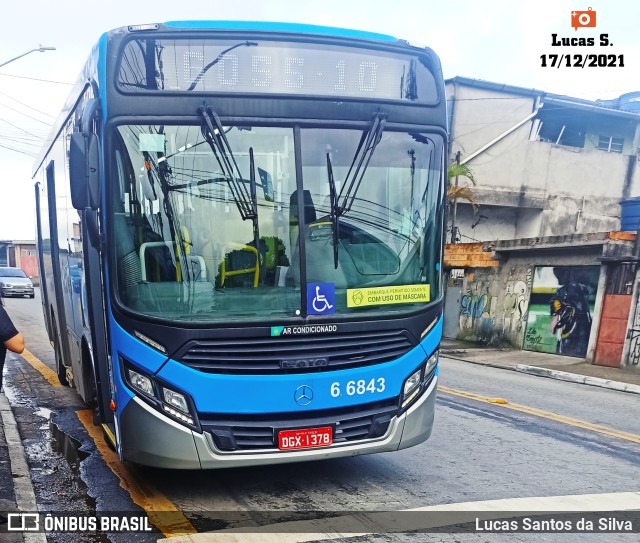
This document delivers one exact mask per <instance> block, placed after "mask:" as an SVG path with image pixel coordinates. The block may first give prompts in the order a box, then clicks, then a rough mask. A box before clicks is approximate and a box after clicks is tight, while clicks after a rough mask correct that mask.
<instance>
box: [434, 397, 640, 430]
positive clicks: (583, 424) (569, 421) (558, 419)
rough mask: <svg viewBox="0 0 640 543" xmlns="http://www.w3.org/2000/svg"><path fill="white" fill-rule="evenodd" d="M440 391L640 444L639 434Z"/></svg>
mask: <svg viewBox="0 0 640 543" xmlns="http://www.w3.org/2000/svg"><path fill="white" fill-rule="evenodd" d="M438 390H439V391H440V392H444V393H445V394H451V395H452V396H459V397H461V398H467V399H468V400H475V401H477V402H482V403H490V404H492V405H497V406H499V407H502V408H504V409H511V410H512V411H519V412H520V413H526V414H528V415H534V416H536V417H541V418H544V419H549V420H553V421H555V422H560V423H562V424H566V425H568V426H574V427H575V428H581V429H583V430H589V431H591V432H596V433H598V434H603V435H606V436H611V437H615V438H618V439H624V440H625V441H631V442H633V443H640V435H638V434H632V433H630V432H623V431H622V430H615V429H614V428H608V427H606V426H601V425H600V424H594V423H592V422H587V421H584V420H580V419H574V418H571V417H566V416H564V415H558V414H557V413H553V412H552V411H544V410H542V409H538V408H536V407H529V406H527V405H520V404H517V403H511V402H506V403H504V402H505V400H503V399H502V398H490V397H489V396H482V395H480V394H474V393H473V392H466V391H464V390H456V389H453V388H448V387H443V386H439V387H438Z"/></svg>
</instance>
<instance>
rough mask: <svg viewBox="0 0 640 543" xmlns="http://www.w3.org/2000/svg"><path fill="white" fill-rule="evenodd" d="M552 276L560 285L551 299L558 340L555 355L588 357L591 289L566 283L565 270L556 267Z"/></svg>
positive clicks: (553, 324) (552, 322)
mask: <svg viewBox="0 0 640 543" xmlns="http://www.w3.org/2000/svg"><path fill="white" fill-rule="evenodd" d="M553 273H554V274H555V276H556V277H557V279H558V283H559V284H560V287H559V288H558V290H557V291H556V293H555V294H554V295H553V296H552V298H551V299H550V300H549V308H550V310H551V317H552V320H551V333H552V334H557V337H558V343H557V346H556V352H557V354H562V355H566V356H580V357H583V356H586V354H587V346H588V344H589V334H590V332H591V313H590V311H589V294H590V289H589V287H588V286H586V285H584V284H582V283H578V282H569V283H567V282H566V280H567V276H566V272H565V270H564V269H562V268H554V269H553Z"/></svg>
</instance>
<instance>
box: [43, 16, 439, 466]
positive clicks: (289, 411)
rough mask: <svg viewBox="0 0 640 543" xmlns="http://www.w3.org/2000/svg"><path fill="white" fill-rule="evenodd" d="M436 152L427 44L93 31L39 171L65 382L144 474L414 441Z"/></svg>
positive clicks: (431, 381)
mask: <svg viewBox="0 0 640 543" xmlns="http://www.w3.org/2000/svg"><path fill="white" fill-rule="evenodd" d="M446 145H447V132H446V111H445V96H444V83H443V78H442V72H441V68H440V62H439V59H438V57H437V56H436V55H435V54H434V53H433V51H431V50H430V49H429V48H426V47H423V46H419V45H416V44H412V43H409V42H407V41H404V40H399V39H396V38H393V37H391V36H387V35H382V34H374V33H367V32H362V31H354V30H345V29H340V28H328V27H319V26H309V25H298V24H278V23H265V22H230V21H186V22H185V21H180V22H168V23H164V24H149V25H139V26H129V27H124V28H119V29H116V30H112V31H110V32H107V33H105V34H104V35H103V36H102V37H101V38H100V40H99V42H98V43H97V45H96V46H95V48H94V49H93V51H92V53H91V55H90V57H89V60H88V62H87V63H86V65H85V66H84V69H83V71H82V73H81V76H80V78H79V81H78V83H77V84H76V85H75V86H74V88H73V91H72V92H71V95H70V96H69V98H68V100H67V102H66V105H65V107H64V109H63V111H62V113H61V114H60V116H59V117H58V119H57V121H56V123H55V125H54V127H53V129H52V131H51V135H50V137H49V139H48V140H47V143H46V145H45V146H44V148H43V149H42V151H41V153H40V155H39V157H38V158H37V161H36V163H35V166H34V180H35V196H36V210H37V216H38V222H37V228H38V232H37V237H38V244H37V245H38V256H39V265H40V275H41V277H42V304H43V311H44V316H45V322H46V327H47V332H48V334H49V338H50V340H51V342H52V344H53V347H54V351H55V361H56V368H57V372H58V376H59V378H60V380H61V382H62V383H63V384H68V385H70V386H73V387H75V388H76V389H77V390H78V392H79V394H80V395H81V396H82V398H83V399H84V400H85V401H86V402H87V403H88V404H89V405H91V406H92V407H93V408H94V412H95V423H96V424H99V425H102V428H103V430H104V433H105V436H106V437H107V439H108V440H109V441H110V443H111V444H112V445H113V447H114V448H115V450H116V451H117V452H118V455H119V457H120V458H121V459H122V460H125V461H131V462H134V463H138V464H143V465H149V466H157V467H167V468H184V469H193V468H197V469H200V468H223V467H236V466H248V465H259V464H273V463H282V462H292V461H303V460H315V459H324V458H335V457H344V456H352V455H360V454H367V453H374V452H380V451H392V450H398V449H403V448H407V447H411V446H413V445H416V444H418V443H421V442H423V441H424V440H425V439H427V438H428V437H429V435H430V434H431V430H432V426H433V419H434V404H435V396H436V382H437V375H438V353H439V351H438V349H439V344H440V338H441V331H442V299H443V283H442V273H441V264H442V253H443V217H444V201H445V179H444V171H445V157H446V156H447V153H446Z"/></svg>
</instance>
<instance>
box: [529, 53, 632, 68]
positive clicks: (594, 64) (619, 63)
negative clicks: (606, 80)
mask: <svg viewBox="0 0 640 543" xmlns="http://www.w3.org/2000/svg"><path fill="white" fill-rule="evenodd" d="M540 66H542V67H543V68H623V67H624V55H595V54H592V55H581V54H575V55H556V54H552V55H540Z"/></svg>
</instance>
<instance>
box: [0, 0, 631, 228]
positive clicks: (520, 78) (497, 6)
mask: <svg viewBox="0 0 640 543" xmlns="http://www.w3.org/2000/svg"><path fill="white" fill-rule="evenodd" d="M589 8H591V9H592V11H594V12H595V14H596V15H595V22H596V27H595V28H591V27H584V28H573V27H572V26H571V20H572V18H571V13H572V11H588V10H589ZM2 11H3V16H2V19H1V20H0V64H2V63H4V62H6V61H9V60H11V59H13V58H14V57H17V56H19V55H22V54H23V53H25V52H27V51H30V50H31V49H35V48H37V47H38V46H39V45H43V46H48V47H55V48H56V50H55V51H47V52H38V51H36V52H32V53H30V54H28V55H26V56H24V57H22V58H19V59H17V60H15V61H12V62H11V63H9V64H7V65H6V66H2V67H0V240H33V239H34V238H35V211H34V203H33V202H34V189H33V180H32V178H31V173H32V167H33V162H34V156H35V155H36V154H37V153H38V151H39V149H40V147H41V145H42V142H43V140H44V138H45V137H46V135H47V134H48V132H49V127H50V125H51V124H52V123H53V121H54V119H55V117H56V116H57V114H58V113H59V111H60V110H61V109H62V105H63V104H64V101H65V99H66V96H67V94H68V93H69V91H70V90H71V85H72V84H73V83H74V82H75V81H76V79H77V76H78V74H79V73H80V70H81V68H82V65H83V64H84V62H85V60H86V59H87V57H88V55H89V51H90V50H91V47H92V46H93V45H94V44H95V43H96V42H97V40H98V38H99V37H100V35H101V34H102V33H103V32H105V31H107V30H110V29H112V28H117V27H120V26H127V25H131V24H141V23H155V22H165V21H172V20H206V19H219V20H255V21H283V22H294V23H307V24H319V25H327V26H337V27H343V28H353V29H358V30H367V31H371V32H380V33H384V34H390V35H393V36H395V37H398V38H403V39H406V40H409V41H411V42H414V43H418V44H423V45H428V46H429V47H431V48H432V49H434V50H435V52H436V53H437V54H438V55H439V56H440V59H441V62H442V68H443V72H444V76H445V78H450V77H455V76H463V77H470V78H475V79H483V80H485V81H492V82H495V83H501V84H502V83H504V84H507V85H514V86H518V87H525V88H535V89H539V90H543V91H545V92H551V93H555V94H565V95H568V96H574V97H578V98H584V99H588V100H596V99H614V98H617V97H618V96H620V95H621V94H624V93H627V92H633V91H640V32H639V31H638V26H637V21H639V20H640V2H638V0H609V1H604V0H601V1H598V0H570V1H567V0H552V1H551V0H537V1H535V2H532V1H525V0H520V1H514V0H485V1H484V2H479V1H477V0H476V1H472V0H456V1H449V0H439V1H436V0H393V1H391V2H387V1H384V0H321V1H319V2H305V1H304V0H232V1H226V2H225V1H219V0H187V1H184V0H182V1H176V0H172V1H167V0H154V1H149V0H110V1H109V0H55V1H53V2H52V1H51V0H29V1H28V2H5V3H4V5H3V9H2ZM583 20H584V21H586V20H587V19H583ZM590 20H591V21H592V20H593V19H590ZM552 34H556V35H557V39H559V40H561V38H588V37H593V38H595V43H596V44H598V43H599V37H600V35H601V34H607V35H608V38H609V41H610V42H611V45H608V46H607V47H599V46H597V45H596V46H593V47H589V46H587V47H580V46H555V47H554V46H552ZM577 53H589V54H590V53H597V54H601V53H606V54H609V55H611V54H615V55H622V56H623V60H624V67H617V68H604V67H603V68H599V67H597V68H589V67H587V68H584V69H581V68H566V67H561V68H551V67H549V66H547V67H542V66H541V63H542V58H541V57H542V55H549V54H577ZM547 64H549V59H547Z"/></svg>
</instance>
